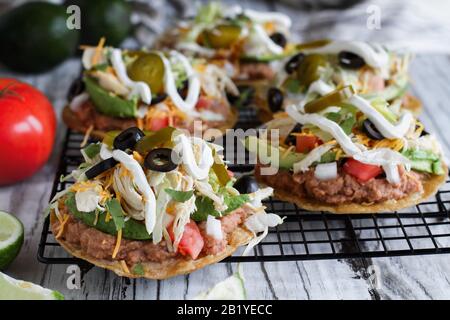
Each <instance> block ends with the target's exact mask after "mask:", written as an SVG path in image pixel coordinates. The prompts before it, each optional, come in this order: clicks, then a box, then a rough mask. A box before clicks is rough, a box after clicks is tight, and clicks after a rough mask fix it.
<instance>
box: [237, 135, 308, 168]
mask: <svg viewBox="0 0 450 320" xmlns="http://www.w3.org/2000/svg"><path fill="white" fill-rule="evenodd" d="M244 146H245V148H246V149H247V150H248V151H250V152H252V153H255V154H256V155H257V157H258V159H260V160H262V162H263V163H265V164H268V163H271V155H272V154H278V157H279V158H278V167H279V168H281V169H287V170H289V169H292V167H293V166H294V163H296V162H299V161H301V160H303V159H304V158H305V156H306V155H305V154H303V153H297V152H288V153H287V154H285V152H286V150H283V149H281V148H277V147H273V146H271V145H270V143H268V142H267V141H265V140H262V139H258V138H257V137H255V136H250V137H246V138H245V141H244ZM271 165H274V166H276V164H272V163H271Z"/></svg>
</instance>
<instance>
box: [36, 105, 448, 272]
mask: <svg viewBox="0 0 450 320" xmlns="http://www.w3.org/2000/svg"><path fill="white" fill-rule="evenodd" d="M256 119H257V117H256V115H255V112H254V111H252V110H251V109H249V110H244V111H242V112H241V115H240V121H239V123H238V125H237V127H238V128H243V129H248V128H255V127H257V126H258V125H259V123H258V122H257V121H256ZM82 139H83V136H82V135H80V134H76V133H73V132H71V131H70V130H68V131H67V133H66V139H65V142H64V146H63V149H62V154H61V159H60V163H59V167H58V171H57V173H56V177H55V181H54V184H53V190H52V195H51V197H53V195H54V194H55V193H56V192H58V191H61V190H63V189H65V188H66V187H67V186H68V185H70V184H71V183H72V182H71V181H67V182H60V179H59V178H60V176H61V175H66V174H68V173H69V172H71V171H72V170H73V169H75V168H76V167H77V166H78V165H79V163H80V162H81V160H82V157H81V154H80V143H81V141H82ZM225 155H226V158H227V159H228V160H230V156H231V157H233V155H234V159H232V160H236V153H232V154H231V155H230V154H229V153H227V152H225ZM245 159H248V155H247V156H246V158H245ZM229 167H230V169H231V170H232V171H234V172H236V173H237V174H240V173H244V172H248V171H251V170H252V169H253V166H252V165H249V164H243V165H239V164H238V165H233V164H231V165H230V166H229ZM265 205H266V206H267V208H268V209H267V211H268V212H273V213H277V214H278V215H280V216H282V217H285V220H284V223H283V224H282V225H280V226H278V227H277V228H273V229H271V230H270V231H269V234H268V236H267V237H266V238H265V239H264V240H263V241H262V242H261V243H260V244H259V245H258V246H257V247H256V248H255V249H254V250H253V254H251V255H248V256H242V255H241V254H242V249H241V250H240V251H238V252H237V253H236V254H235V255H233V256H231V257H229V258H227V259H225V260H224V261H231V262H263V261H295V260H319V259H344V258H370V257H390V256H401V255H424V254H441V253H450V215H449V205H450V181H447V183H446V184H445V185H444V186H443V187H442V188H441V190H440V191H439V192H438V193H437V194H436V195H435V196H434V197H432V198H430V199H428V200H427V201H426V202H423V203H421V204H419V205H417V206H415V207H411V208H408V209H406V210H402V211H399V212H394V213H379V214H376V215H375V214H373V215H370V214H352V215H344V214H339V215H336V214H334V215H333V214H326V213H323V212H308V211H305V210H302V209H300V208H298V207H297V206H295V205H292V204H289V203H287V202H283V201H279V200H276V199H273V198H270V199H268V200H267V201H265ZM38 260H39V261H41V262H43V263H46V264H78V265H80V266H81V267H82V268H89V266H90V265H89V264H88V263H86V262H84V261H82V260H79V259H77V258H73V257H71V256H70V255H68V254H67V253H66V252H65V251H64V249H63V248H61V247H60V246H59V244H58V243H57V242H56V241H55V239H54V237H53V235H52V233H51V231H50V230H49V219H48V218H47V219H46V220H45V223H44V226H43V230H42V235H41V240H40V243H39V249H38Z"/></svg>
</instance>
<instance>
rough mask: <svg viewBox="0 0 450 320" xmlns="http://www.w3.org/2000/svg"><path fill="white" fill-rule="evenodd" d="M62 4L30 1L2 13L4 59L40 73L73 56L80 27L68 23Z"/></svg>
mask: <svg viewBox="0 0 450 320" xmlns="http://www.w3.org/2000/svg"><path fill="white" fill-rule="evenodd" d="M67 18H68V15H67V14H66V10H65V8H64V7H62V6H58V5H55V4H51V3H45V2H30V3H26V4H24V5H21V6H19V7H17V8H14V9H12V10H11V11H8V12H6V13H4V14H3V15H2V16H1V17H0V42H1V44H2V49H1V50H0V61H1V62H2V63H3V64H5V65H6V66H7V67H9V68H10V69H12V70H15V71H19V72H29V73H39V72H43V71H46V70H49V69H51V68H52V67H54V66H56V65H57V64H59V63H61V62H62V61H64V60H65V59H67V58H68V57H70V56H71V55H72V54H73V53H74V52H75V49H76V46H77V43H78V38H79V31H78V30H69V29H68V28H67V26H66V20H67Z"/></svg>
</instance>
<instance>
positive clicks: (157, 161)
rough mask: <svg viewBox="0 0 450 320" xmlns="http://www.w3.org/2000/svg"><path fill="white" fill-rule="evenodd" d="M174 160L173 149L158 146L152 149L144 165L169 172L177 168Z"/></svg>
mask: <svg viewBox="0 0 450 320" xmlns="http://www.w3.org/2000/svg"><path fill="white" fill-rule="evenodd" d="M177 166H178V165H177V164H176V163H174V162H173V160H172V149H169V148H157V149H153V150H152V151H150V152H149V153H148V154H147V156H146V157H145V160H144V167H146V168H147V169H149V170H153V171H158V172H169V171H172V170H175V169H176V168H177Z"/></svg>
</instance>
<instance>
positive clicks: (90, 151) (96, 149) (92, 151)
mask: <svg viewBox="0 0 450 320" xmlns="http://www.w3.org/2000/svg"><path fill="white" fill-rule="evenodd" d="M100 148H101V145H100V143H91V144H89V145H88V146H87V147H85V148H83V152H84V154H85V155H86V156H87V157H88V158H89V159H93V158H94V157H95V156H96V155H98V154H99V153H100Z"/></svg>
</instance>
